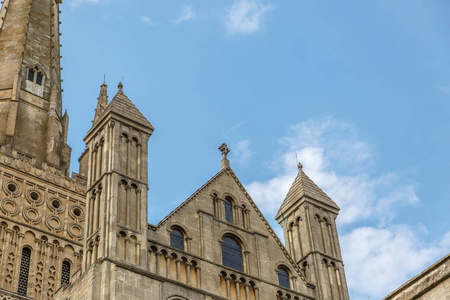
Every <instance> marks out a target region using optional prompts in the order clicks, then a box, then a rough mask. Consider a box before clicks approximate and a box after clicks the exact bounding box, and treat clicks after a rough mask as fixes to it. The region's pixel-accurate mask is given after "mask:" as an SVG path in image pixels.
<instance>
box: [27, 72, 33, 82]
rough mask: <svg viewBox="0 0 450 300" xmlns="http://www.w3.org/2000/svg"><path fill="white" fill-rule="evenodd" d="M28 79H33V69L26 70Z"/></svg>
mask: <svg viewBox="0 0 450 300" xmlns="http://www.w3.org/2000/svg"><path fill="white" fill-rule="evenodd" d="M28 80H29V81H34V71H33V70H28Z"/></svg>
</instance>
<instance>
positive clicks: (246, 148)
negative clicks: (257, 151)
mask: <svg viewBox="0 0 450 300" xmlns="http://www.w3.org/2000/svg"><path fill="white" fill-rule="evenodd" d="M232 149H233V151H232V152H231V153H232V157H233V161H237V162H239V163H241V164H245V163H247V162H248V160H249V159H250V157H251V156H252V154H253V152H252V151H251V150H250V141H249V140H242V141H239V142H238V143H237V144H236V145H234V146H233V148H232Z"/></svg>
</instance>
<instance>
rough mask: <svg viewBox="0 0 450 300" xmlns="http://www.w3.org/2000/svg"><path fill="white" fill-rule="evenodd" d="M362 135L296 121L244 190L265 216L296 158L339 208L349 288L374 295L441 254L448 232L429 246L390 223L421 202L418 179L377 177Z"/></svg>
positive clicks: (337, 125)
mask: <svg viewBox="0 0 450 300" xmlns="http://www.w3.org/2000/svg"><path fill="white" fill-rule="evenodd" d="M362 136H363V134H362V133H361V132H360V131H359V130H358V128H357V127H356V126H354V125H352V124H348V123H345V122H339V121H336V120H334V119H333V118H324V119H319V120H311V121H307V122H302V123H299V124H296V125H294V126H292V127H291V128H290V131H289V134H288V135H287V136H285V137H283V138H282V139H280V151H279V153H278V154H277V158H275V159H274V160H273V161H272V164H271V165H272V168H273V172H274V173H275V174H274V176H273V177H272V178H270V179H269V180H267V181H262V182H260V181H256V182H252V183H250V184H248V185H246V187H247V190H248V191H249V193H250V194H251V195H252V197H253V199H254V200H255V201H256V202H257V204H258V206H259V207H260V208H261V209H262V210H263V212H264V214H265V215H266V216H268V217H269V219H271V218H272V217H273V216H274V214H275V213H276V212H277V211H278V208H279V207H280V205H281V203H282V201H283V199H284V197H285V196H286V194H287V191H288V190H289V187H290V186H291V184H292V182H293V181H294V178H295V176H296V174H297V168H296V165H295V164H296V155H297V156H298V159H299V160H300V161H301V162H302V163H303V166H304V167H303V170H304V171H305V172H306V173H307V174H308V176H309V177H311V179H313V180H314V182H315V183H316V184H317V185H318V186H320V187H321V188H322V189H323V190H324V191H325V192H326V193H327V194H328V195H329V196H330V197H331V198H332V199H333V200H334V201H335V202H336V203H337V204H338V205H339V206H340V207H341V211H340V215H339V218H338V222H339V224H340V226H344V228H345V231H346V232H347V233H346V234H344V235H342V236H341V247H342V252H343V257H344V262H345V264H346V274H347V278H348V285H349V288H350V289H351V290H352V292H353V294H355V295H358V297H360V299H379V298H380V297H382V296H385V295H387V294H388V293H389V292H391V291H392V290H393V289H394V288H395V287H396V286H399V285H400V284H401V283H403V282H404V281H406V279H407V278H408V277H409V276H411V275H414V274H416V273H418V272H419V271H420V270H422V269H424V268H425V267H426V266H427V265H428V264H430V263H431V262H433V261H434V260H436V259H437V258H439V257H440V256H442V255H444V254H445V253H448V251H449V250H450V233H448V234H447V235H445V236H444V237H443V238H442V239H441V241H440V242H439V243H436V244H435V245H429V244H425V243H423V242H422V241H421V237H422V236H423V235H424V234H426V228H425V227H424V226H423V225H420V224H416V225H405V224H396V223H395V218H396V215H397V213H398V211H399V210H401V209H402V208H403V207H404V206H411V205H415V204H416V203H418V202H419V201H420V199H419V197H418V196H417V193H416V190H417V184H416V182H415V181H414V179H413V178H411V175H410V174H407V173H404V172H388V173H381V174H377V172H376V170H375V168H374V166H375V162H374V161H375V158H374V157H375V155H376V151H375V147H374V145H371V144H370V143H368V142H367V141H366V140H365V139H364V138H362ZM272 224H273V225H275V222H273V223H272ZM362 224H364V225H362ZM418 229H420V230H418ZM374 274H379V276H378V275H374ZM367 282H370V283H371V284H370V285H367Z"/></svg>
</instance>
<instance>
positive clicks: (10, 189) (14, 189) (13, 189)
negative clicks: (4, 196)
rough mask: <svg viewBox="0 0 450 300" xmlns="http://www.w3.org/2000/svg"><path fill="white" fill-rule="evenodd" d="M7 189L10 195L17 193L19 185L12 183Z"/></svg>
mask: <svg viewBox="0 0 450 300" xmlns="http://www.w3.org/2000/svg"><path fill="white" fill-rule="evenodd" d="M7 188H8V191H9V192H10V193H15V192H16V191H17V185H15V184H14V183H12V182H11V183H8V185H7Z"/></svg>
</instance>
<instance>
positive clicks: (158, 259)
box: [155, 250, 161, 275]
mask: <svg viewBox="0 0 450 300" xmlns="http://www.w3.org/2000/svg"><path fill="white" fill-rule="evenodd" d="M155 257H156V274H158V275H160V274H161V270H160V268H161V251H159V250H156V251H155Z"/></svg>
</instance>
